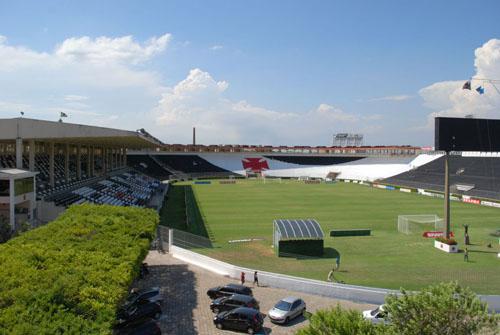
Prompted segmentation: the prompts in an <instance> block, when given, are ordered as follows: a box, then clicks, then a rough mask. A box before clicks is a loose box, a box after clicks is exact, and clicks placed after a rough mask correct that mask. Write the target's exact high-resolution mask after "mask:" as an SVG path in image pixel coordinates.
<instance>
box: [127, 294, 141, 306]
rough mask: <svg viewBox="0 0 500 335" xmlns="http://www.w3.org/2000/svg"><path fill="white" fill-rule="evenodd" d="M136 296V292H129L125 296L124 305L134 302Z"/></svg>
mask: <svg viewBox="0 0 500 335" xmlns="http://www.w3.org/2000/svg"><path fill="white" fill-rule="evenodd" d="M137 296H138V294H137V293H131V294H130V295H129V296H128V297H127V299H126V300H125V304H126V305H128V304H130V303H132V302H134V301H135V299H136V298H137Z"/></svg>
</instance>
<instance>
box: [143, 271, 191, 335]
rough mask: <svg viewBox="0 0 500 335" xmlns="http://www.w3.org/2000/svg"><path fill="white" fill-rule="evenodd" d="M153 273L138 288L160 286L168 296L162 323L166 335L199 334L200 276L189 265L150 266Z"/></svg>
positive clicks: (163, 309)
mask: <svg viewBox="0 0 500 335" xmlns="http://www.w3.org/2000/svg"><path fill="white" fill-rule="evenodd" d="M148 269H149V274H148V275H146V277H145V278H143V279H140V280H138V281H136V282H135V283H134V285H135V286H136V287H139V288H147V287H154V286H158V287H159V288H160V292H161V294H162V296H163V298H164V301H163V304H162V306H161V307H162V311H163V315H162V316H161V318H160V320H159V323H160V327H161V330H162V334H176V335H177V334H178V335H195V334H198V331H197V330H196V329H195V326H194V319H193V310H194V309H195V308H196V306H197V305H198V301H197V298H196V278H195V276H194V273H193V272H191V271H189V270H188V267H187V265H184V264H178V265H168V266H166V265H150V266H149V268H148Z"/></svg>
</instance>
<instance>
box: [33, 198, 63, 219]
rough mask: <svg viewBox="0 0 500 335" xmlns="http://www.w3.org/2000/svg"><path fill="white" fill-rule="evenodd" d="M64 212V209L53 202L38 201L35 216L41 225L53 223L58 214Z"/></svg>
mask: <svg viewBox="0 0 500 335" xmlns="http://www.w3.org/2000/svg"><path fill="white" fill-rule="evenodd" d="M65 210H66V208H65V207H62V206H56V205H54V203H53V202H47V201H38V202H37V216H38V220H39V221H41V222H42V223H47V222H50V221H54V220H55V219H56V218H57V217H58V216H59V214H61V213H62V212H64V211H65Z"/></svg>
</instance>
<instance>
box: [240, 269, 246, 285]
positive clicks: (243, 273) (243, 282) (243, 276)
mask: <svg viewBox="0 0 500 335" xmlns="http://www.w3.org/2000/svg"><path fill="white" fill-rule="evenodd" d="M240 280H241V285H244V284H245V272H243V271H241V276H240Z"/></svg>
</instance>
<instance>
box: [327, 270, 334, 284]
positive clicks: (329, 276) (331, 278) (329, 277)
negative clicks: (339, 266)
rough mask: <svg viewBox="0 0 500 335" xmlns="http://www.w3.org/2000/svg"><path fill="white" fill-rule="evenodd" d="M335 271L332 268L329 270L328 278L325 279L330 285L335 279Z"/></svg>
mask: <svg viewBox="0 0 500 335" xmlns="http://www.w3.org/2000/svg"><path fill="white" fill-rule="evenodd" d="M334 271H335V268H332V269H331V270H330V272H328V277H327V279H326V280H327V281H331V282H332V283H333V282H335V278H334V277H333V272H334Z"/></svg>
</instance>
